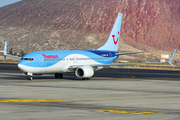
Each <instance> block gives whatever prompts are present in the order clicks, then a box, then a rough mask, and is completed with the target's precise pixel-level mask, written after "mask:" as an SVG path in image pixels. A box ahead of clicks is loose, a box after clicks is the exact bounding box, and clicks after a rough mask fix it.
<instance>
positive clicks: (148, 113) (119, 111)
mask: <svg viewBox="0 0 180 120" xmlns="http://www.w3.org/2000/svg"><path fill="white" fill-rule="evenodd" d="M95 112H106V113H107V112H108V113H126V114H146V115H152V114H165V113H163V112H151V111H125V110H96V111H95Z"/></svg>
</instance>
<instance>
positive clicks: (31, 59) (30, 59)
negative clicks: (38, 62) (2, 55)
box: [21, 58, 34, 61]
mask: <svg viewBox="0 0 180 120" xmlns="http://www.w3.org/2000/svg"><path fill="white" fill-rule="evenodd" d="M21 60H29V61H33V60H34V59H33V58H21Z"/></svg>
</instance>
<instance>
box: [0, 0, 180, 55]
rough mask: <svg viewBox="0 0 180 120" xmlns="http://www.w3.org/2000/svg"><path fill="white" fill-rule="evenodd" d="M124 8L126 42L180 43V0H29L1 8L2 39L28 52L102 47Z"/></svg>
mask: <svg viewBox="0 0 180 120" xmlns="http://www.w3.org/2000/svg"><path fill="white" fill-rule="evenodd" d="M119 12H122V13H123V15H124V16H123V24H122V30H121V38H122V39H121V40H123V43H124V44H126V45H129V46H132V47H134V48H137V49H141V50H148V49H156V50H167V51H170V50H172V49H174V48H177V47H180V35H179V33H180V29H179V28H180V1H179V0H173V1H172V0H23V1H20V2H18V3H15V4H13V5H9V6H6V7H2V8H0V43H2V44H3V42H4V41H5V40H8V42H10V47H13V48H14V50H24V51H26V52H30V51H34V50H49V49H87V48H88V47H91V48H98V47H100V46H101V45H103V44H104V43H105V42H106V39H107V37H108V35H109V33H110V31H111V29H112V26H113V24H114V21H115V19H116V16H117V14H118V13H119ZM119 46H120V47H121V46H122V45H121V44H120V45H119ZM119 49H120V50H121V48H119ZM128 50H129V49H128ZM124 51H126V50H125V49H124ZM130 51H131V50H130Z"/></svg>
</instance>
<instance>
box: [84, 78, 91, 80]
mask: <svg viewBox="0 0 180 120" xmlns="http://www.w3.org/2000/svg"><path fill="white" fill-rule="evenodd" d="M82 79H83V80H90V79H91V78H82Z"/></svg>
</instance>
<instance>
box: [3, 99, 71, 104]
mask: <svg viewBox="0 0 180 120" xmlns="http://www.w3.org/2000/svg"><path fill="white" fill-rule="evenodd" d="M14 102H19V103H21V102H71V101H67V100H50V99H0V103H14Z"/></svg>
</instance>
